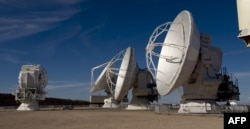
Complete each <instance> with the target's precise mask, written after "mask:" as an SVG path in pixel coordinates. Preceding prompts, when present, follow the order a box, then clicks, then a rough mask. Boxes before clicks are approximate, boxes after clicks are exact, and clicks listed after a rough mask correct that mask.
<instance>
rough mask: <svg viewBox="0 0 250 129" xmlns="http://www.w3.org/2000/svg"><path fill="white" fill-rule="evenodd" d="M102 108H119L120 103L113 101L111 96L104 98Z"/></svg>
mask: <svg viewBox="0 0 250 129" xmlns="http://www.w3.org/2000/svg"><path fill="white" fill-rule="evenodd" d="M102 107H103V108H119V107H120V105H119V103H118V102H117V101H115V100H114V99H113V98H112V97H110V98H108V99H104V105H103V106H102Z"/></svg>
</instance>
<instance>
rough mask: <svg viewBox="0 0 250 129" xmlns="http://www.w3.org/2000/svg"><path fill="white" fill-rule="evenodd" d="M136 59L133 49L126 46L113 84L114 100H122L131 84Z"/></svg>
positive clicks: (134, 72) (133, 77) (134, 75)
mask: <svg viewBox="0 0 250 129" xmlns="http://www.w3.org/2000/svg"><path fill="white" fill-rule="evenodd" d="M136 70H137V66H136V61H135V54H134V50H133V49H132V48H131V47H128V48H127V50H126V52H125V55H124V57H123V60H122V63H121V66H120V69H119V73H118V76H117V81H116V86H115V94H114V99H115V100H122V99H123V98H124V96H125V95H126V94H127V92H128V90H129V89H130V88H131V87H132V86H133V83H134V81H135V78H136Z"/></svg>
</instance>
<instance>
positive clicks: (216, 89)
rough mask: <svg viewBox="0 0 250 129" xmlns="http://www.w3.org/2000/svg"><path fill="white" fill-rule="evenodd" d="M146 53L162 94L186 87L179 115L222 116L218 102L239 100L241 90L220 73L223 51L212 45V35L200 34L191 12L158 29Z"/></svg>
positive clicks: (151, 38) (180, 15) (186, 12)
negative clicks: (218, 114)
mask: <svg viewBox="0 0 250 129" xmlns="http://www.w3.org/2000/svg"><path fill="white" fill-rule="evenodd" d="M163 34H165V35H163ZM162 35H163V36H162ZM164 36H165V39H164V41H162V39H161V38H162V37H163V38H164ZM146 51H147V52H146V59H147V60H146V61H147V68H148V70H149V71H150V72H151V74H152V75H153V76H154V78H155V80H156V85H157V86H156V87H157V90H158V92H159V94H160V95H168V94H169V93H171V92H172V91H173V90H175V89H177V88H178V87H180V86H183V95H182V97H181V102H180V109H179V111H178V112H179V113H219V112H220V110H219V109H218V106H217V104H216V101H217V100H223V101H226V100H231V99H232V100H238V99H239V90H238V87H237V86H236V85H232V81H231V80H226V79H225V77H224V76H227V74H220V73H219V71H220V68H221V63H222V51H221V49H219V48H216V47H213V46H212V45H211V37H210V36H209V35H207V34H204V33H199V31H198V29H197V27H196V25H195V23H194V20H193V18H192V15H191V13H190V12H189V11H186V10H184V11H182V12H181V13H179V14H178V15H177V17H176V18H175V20H174V21H173V22H166V23H164V24H162V25H160V26H158V27H157V28H156V29H155V30H154V32H153V34H152V35H151V36H150V38H149V42H148V45H147V47H146ZM157 61H158V63H156V62H157ZM221 86H223V87H224V88H221ZM229 87H232V88H231V90H230V88H229ZM223 96H224V97H223Z"/></svg>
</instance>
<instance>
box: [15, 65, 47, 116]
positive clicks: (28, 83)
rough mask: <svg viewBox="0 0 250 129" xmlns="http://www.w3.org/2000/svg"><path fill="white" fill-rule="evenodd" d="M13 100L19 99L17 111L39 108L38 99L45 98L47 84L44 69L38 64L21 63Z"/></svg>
mask: <svg viewBox="0 0 250 129" xmlns="http://www.w3.org/2000/svg"><path fill="white" fill-rule="evenodd" d="M18 83H19V85H18V87H17V90H16V92H15V100H16V101H20V102H21V105H20V106H19V107H18V108H17V110H18V111H29V110H39V106H38V102H37V101H39V100H45V95H46V92H45V91H44V89H45V87H46V86H47V84H48V77H47V73H46V71H45V70H44V69H43V68H42V67H41V66H40V65H23V66H22V68H21V71H20V73H19V76H18Z"/></svg>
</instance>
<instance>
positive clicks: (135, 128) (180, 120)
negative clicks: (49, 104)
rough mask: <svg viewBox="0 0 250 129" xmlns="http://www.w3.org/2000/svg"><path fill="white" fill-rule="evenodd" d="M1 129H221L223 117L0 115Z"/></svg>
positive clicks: (90, 112)
mask: <svg viewBox="0 0 250 129" xmlns="http://www.w3.org/2000/svg"><path fill="white" fill-rule="evenodd" d="M0 129H223V116H222V115H183V114H159V113H155V112H154V111H126V110H109V109H78V110H54V111H52V110H40V111H22V112H20V111H14V110H8V111H0Z"/></svg>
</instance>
